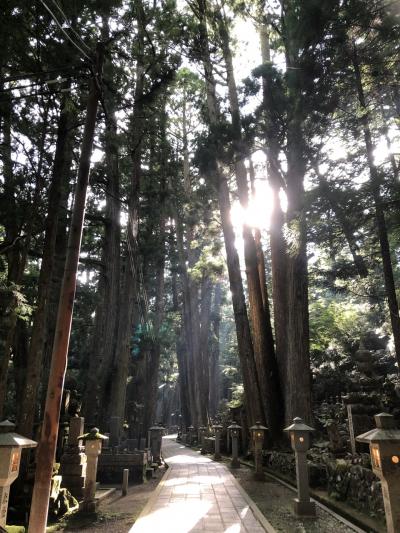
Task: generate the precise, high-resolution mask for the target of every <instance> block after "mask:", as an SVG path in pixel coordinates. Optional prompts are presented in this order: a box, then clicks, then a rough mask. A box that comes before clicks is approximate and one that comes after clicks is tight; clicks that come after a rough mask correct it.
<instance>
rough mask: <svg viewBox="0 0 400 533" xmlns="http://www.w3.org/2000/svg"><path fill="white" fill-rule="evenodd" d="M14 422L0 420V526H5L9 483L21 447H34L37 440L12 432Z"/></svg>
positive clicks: (15, 470)
mask: <svg viewBox="0 0 400 533" xmlns="http://www.w3.org/2000/svg"><path fill="white" fill-rule="evenodd" d="M14 429H15V424H13V423H12V422H9V421H8V420H4V421H3V422H0V527H3V528H5V527H6V520H7V510H8V496H9V493H10V485H11V483H12V482H13V481H15V480H16V479H17V477H18V472H19V463H20V460H21V450H22V448H35V446H37V442H35V441H33V440H30V439H26V438H25V437H23V436H22V435H18V433H14Z"/></svg>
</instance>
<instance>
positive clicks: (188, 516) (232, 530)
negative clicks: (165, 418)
mask: <svg viewBox="0 0 400 533" xmlns="http://www.w3.org/2000/svg"><path fill="white" fill-rule="evenodd" d="M163 456H164V459H165V460H166V462H167V463H168V465H169V469H168V470H167V472H166V474H165V476H164V477H163V479H162V481H161V482H160V484H159V486H158V488H157V490H156V491H155V493H154V495H153V496H152V497H151V499H150V500H149V502H148V504H147V505H146V507H145V509H144V510H143V512H142V514H141V515H140V517H139V519H138V520H137V521H136V523H135V524H134V525H133V527H132V528H131V530H130V533H158V532H159V533H189V532H190V533H196V532H200V531H201V532H203V533H205V532H208V531H209V532H210V533H211V532H221V533H222V532H224V533H244V532H246V533H263V532H265V531H269V532H273V531H274V530H273V529H272V527H270V526H269V524H268V522H267V521H266V520H265V519H264V518H263V517H262V516H259V511H258V510H257V509H254V512H253V509H252V507H253V506H254V504H253V503H252V502H251V500H250V499H249V497H248V496H247V495H246V494H245V493H244V491H243V490H242V489H241V488H240V486H239V484H238V482H237V481H236V480H235V479H234V477H233V476H232V474H231V473H230V471H229V470H228V468H227V467H226V466H225V465H223V464H221V463H216V462H214V461H212V460H211V459H209V458H207V457H204V456H202V455H200V454H199V453H198V452H195V451H193V450H191V449H190V448H186V447H185V446H183V445H181V444H179V443H177V442H175V441H174V438H173V437H171V436H169V437H164V439H163ZM261 522H263V525H262V523H261Z"/></svg>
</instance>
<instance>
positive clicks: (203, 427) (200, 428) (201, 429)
mask: <svg viewBox="0 0 400 533" xmlns="http://www.w3.org/2000/svg"><path fill="white" fill-rule="evenodd" d="M205 429H207V427H206V426H199V430H200V431H204V430H205Z"/></svg>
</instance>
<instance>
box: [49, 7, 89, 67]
mask: <svg viewBox="0 0 400 533" xmlns="http://www.w3.org/2000/svg"><path fill="white" fill-rule="evenodd" d="M40 2H41V4H42V5H43V7H44V8H45V9H46V10H47V11H48V12H49V13H50V15H51V17H52V19H53V20H54V22H55V23H56V24H57V26H58V27H59V28H60V30H61V31H62V32H63V34H64V35H65V37H66V38H67V39H68V40H69V41H70V43H71V44H72V45H73V46H75V48H76V49H77V50H79V52H80V53H81V54H82V55H83V56H85V57H86V59H88V60H89V62H90V63H93V60H92V58H90V57H89V56H88V55H87V54H86V52H84V51H83V50H82V48H80V46H78V45H77V44H76V42H75V41H74V40H73V39H71V37H70V36H69V35H68V33H67V32H66V31H65V30H64V28H63V27H62V25H61V24H60V22H59V20H58V19H57V17H56V16H55V15H54V13H53V12H52V10H51V9H50V8H49V6H48V5H47V4H46V2H45V1H44V0H40Z"/></svg>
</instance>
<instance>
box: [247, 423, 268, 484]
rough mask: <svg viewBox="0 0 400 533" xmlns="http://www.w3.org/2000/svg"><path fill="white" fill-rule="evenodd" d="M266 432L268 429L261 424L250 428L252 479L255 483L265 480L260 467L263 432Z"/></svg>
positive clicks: (261, 466)
mask: <svg viewBox="0 0 400 533" xmlns="http://www.w3.org/2000/svg"><path fill="white" fill-rule="evenodd" d="M267 430H268V428H267V427H265V426H263V425H262V424H261V422H256V423H255V424H254V426H251V428H250V431H251V434H252V437H253V443H254V463H255V472H254V479H256V480H257V481H263V480H264V479H265V475H264V471H263V465H262V447H263V443H264V432H265V431H267Z"/></svg>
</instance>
